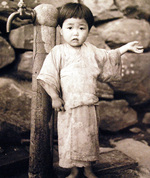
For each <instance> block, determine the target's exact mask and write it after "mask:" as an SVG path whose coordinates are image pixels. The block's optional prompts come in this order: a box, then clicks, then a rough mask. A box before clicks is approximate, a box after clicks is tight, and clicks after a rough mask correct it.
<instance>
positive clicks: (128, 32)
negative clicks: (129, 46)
mask: <svg viewBox="0 0 150 178" xmlns="http://www.w3.org/2000/svg"><path fill="white" fill-rule="evenodd" d="M97 28H98V30H99V33H101V35H102V37H103V38H104V40H105V42H106V43H107V44H108V46H110V47H111V48H114V47H115V48H116V47H118V46H120V45H121V44H125V43H128V42H130V41H139V42H140V44H142V45H143V47H144V48H148V47H149V44H150V24H149V23H148V22H146V21H145V20H137V19H128V18H123V19H119V20H114V21H111V22H108V23H106V24H104V25H101V26H99V27H97Z"/></svg>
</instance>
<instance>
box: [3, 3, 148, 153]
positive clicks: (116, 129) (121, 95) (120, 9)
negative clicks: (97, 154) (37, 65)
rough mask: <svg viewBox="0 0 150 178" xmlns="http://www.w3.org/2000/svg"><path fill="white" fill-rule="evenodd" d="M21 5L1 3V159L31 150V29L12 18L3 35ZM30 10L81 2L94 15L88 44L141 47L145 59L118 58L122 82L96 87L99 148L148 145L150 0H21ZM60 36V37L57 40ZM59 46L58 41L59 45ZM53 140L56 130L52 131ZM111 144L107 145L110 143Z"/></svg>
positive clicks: (133, 56) (131, 55)
mask: <svg viewBox="0 0 150 178" xmlns="http://www.w3.org/2000/svg"><path fill="white" fill-rule="evenodd" d="M18 2H19V0H0V154H4V153H6V152H7V150H10V149H12V150H14V149H20V146H21V147H22V146H23V147H24V148H25V149H26V150H27V151H28V149H29V141H30V140H29V139H30V115H31V112H30V110H31V97H32V89H31V88H32V63H33V60H32V58H33V25H32V21H31V20H21V19H19V18H15V19H14V20H13V22H12V25H11V31H10V33H7V32H6V22H7V19H8V17H9V15H10V14H11V13H13V12H16V11H17V9H18ZM24 2H25V4H26V5H27V7H29V8H32V9H33V8H35V7H36V6H37V5H39V4H42V3H46V4H52V5H54V6H55V7H56V8H58V7H60V6H61V5H63V4H65V3H66V2H81V3H84V4H85V5H86V6H88V7H89V8H90V9H91V11H92V12H93V15H94V18H95V24H94V26H93V27H92V29H91V32H90V34H89V37H88V39H87V41H89V42H91V43H92V44H94V45H96V46H97V47H99V48H105V49H108V50H109V49H114V48H118V47H120V46H121V45H123V44H126V43H128V42H130V41H135V40H136V41H139V43H140V44H141V45H143V46H144V53H143V54H134V53H131V52H128V53H126V54H124V55H123V56H122V80H121V81H119V82H112V83H102V82H98V86H99V87H98V91H97V92H98V95H99V98H100V105H99V114H100V122H99V129H100V133H101V134H100V142H101V145H102V146H111V141H112V139H118V138H119V139H122V138H124V137H125V138H130V137H132V138H135V139H137V140H144V141H145V142H146V143H147V144H148V145H150V128H149V126H150V1H149V0H132V1H129V0H107V1H105V0H80V1H77V0H72V1H71V0H61V1H60V0H24ZM57 35H58V34H57ZM61 42H62V40H61V39H60V37H59V35H58V40H57V43H61ZM55 134H56V135H57V133H56V130H55ZM110 140H111V141H110Z"/></svg>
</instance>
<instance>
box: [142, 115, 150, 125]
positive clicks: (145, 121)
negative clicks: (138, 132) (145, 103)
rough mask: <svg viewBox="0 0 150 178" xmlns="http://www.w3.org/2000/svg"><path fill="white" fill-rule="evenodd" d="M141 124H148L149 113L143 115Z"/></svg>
mask: <svg viewBox="0 0 150 178" xmlns="http://www.w3.org/2000/svg"><path fill="white" fill-rule="evenodd" d="M143 123H144V124H150V112H147V113H145V115H144V118H143Z"/></svg>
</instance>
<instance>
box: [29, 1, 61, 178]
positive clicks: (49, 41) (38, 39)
mask: <svg viewBox="0 0 150 178" xmlns="http://www.w3.org/2000/svg"><path fill="white" fill-rule="evenodd" d="M35 12H36V20H35V22H34V46H33V75H32V92H33V93H32V104H31V135H30V159H29V178H48V177H53V176H52V172H53V171H52V165H53V164H52V153H51V152H50V134H49V125H48V122H49V120H50V116H51V113H52V109H51V102H50V98H49V96H48V95H47V94H46V92H45V91H44V89H43V88H42V87H41V86H40V85H39V84H38V83H37V75H38V74H39V71H40V69H41V67H42V64H43V61H44V59H45V57H46V55H47V54H48V53H49V51H50V49H51V48H52V47H54V45H55V43H56V26H57V16H58V12H57V9H56V8H55V7H54V6H52V5H50V4H41V5H39V6H37V7H36V8H35Z"/></svg>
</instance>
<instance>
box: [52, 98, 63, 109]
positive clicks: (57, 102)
mask: <svg viewBox="0 0 150 178" xmlns="http://www.w3.org/2000/svg"><path fill="white" fill-rule="evenodd" d="M64 104H65V103H64V101H63V100H62V99H61V98H59V97H58V98H55V99H52V107H53V108H54V109H55V110H56V111H57V112H59V111H65V109H64Z"/></svg>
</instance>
